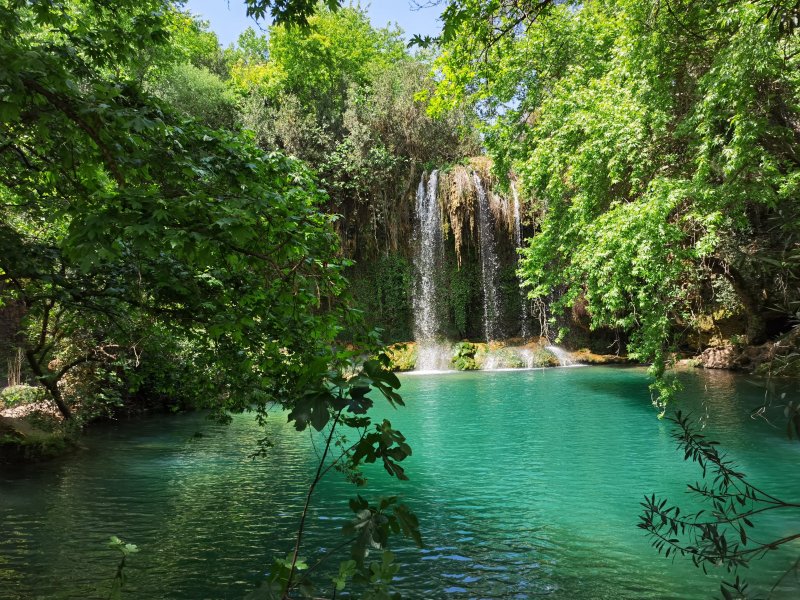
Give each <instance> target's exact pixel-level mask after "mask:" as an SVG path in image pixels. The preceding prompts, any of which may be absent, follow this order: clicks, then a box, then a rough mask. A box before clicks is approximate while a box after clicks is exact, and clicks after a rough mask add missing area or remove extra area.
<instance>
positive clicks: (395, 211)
mask: <svg viewBox="0 0 800 600" xmlns="http://www.w3.org/2000/svg"><path fill="white" fill-rule="evenodd" d="M443 4H444V12H443V23H444V29H443V32H442V35H441V36H440V37H439V38H438V39H436V40H431V39H422V38H419V37H417V38H416V40H415V41H416V43H417V44H418V45H421V46H430V47H431V48H430V49H428V50H419V51H418V52H411V51H410V50H409V49H408V48H407V47H406V44H405V42H404V41H403V38H402V36H401V32H399V31H396V30H394V29H391V28H375V27H373V26H372V25H371V24H370V23H369V20H368V19H367V17H366V15H365V12H364V11H363V10H362V9H359V8H353V7H345V8H341V7H340V5H341V2H339V1H338V0H328V2H325V3H321V4H319V5H318V4H317V3H316V2H312V1H307V0H293V1H292V0H289V1H283V0H280V1H276V2H270V1H266V0H264V1H260V0H249V1H248V2H246V5H247V10H248V11H249V12H250V13H251V14H253V15H255V16H259V17H263V16H266V15H267V14H271V16H272V17H274V18H275V25H273V26H272V27H270V29H269V32H268V34H267V35H262V34H260V33H256V32H255V31H254V30H252V29H250V30H247V31H246V32H244V33H243V34H242V35H241V37H240V38H239V40H238V42H237V43H236V44H235V45H232V46H231V47H229V48H227V49H223V48H221V47H220V45H219V43H218V40H217V38H216V36H215V35H214V34H213V33H211V32H210V31H209V30H208V27H207V25H206V24H204V23H202V22H199V21H198V20H196V19H194V18H193V17H191V16H190V15H188V14H187V13H186V12H183V11H182V9H181V6H180V5H179V4H176V3H174V2H170V1H167V0H144V1H134V0H115V1H113V2H112V1H107V0H69V1H67V2H63V3H48V2H36V1H33V0H31V1H26V0H5V1H4V2H3V3H2V4H0V65H2V66H0V311H2V312H0V317H2V318H3V319H7V320H8V321H9V322H11V324H12V326H13V328H14V329H15V331H14V332H13V335H10V336H7V337H9V339H8V340H6V341H9V342H10V346H9V348H0V358H2V359H3V360H4V361H5V359H6V358H10V359H11V363H10V364H14V369H13V370H14V371H15V372H16V373H17V374H18V375H17V379H20V380H26V381H28V382H29V383H33V384H35V385H36V386H38V387H39V388H41V389H40V390H37V391H34V392H30V391H25V390H22V391H18V392H15V393H18V394H22V395H24V394H29V395H30V394H33V396H32V397H34V396H35V399H37V400H40V399H42V398H45V397H46V399H47V400H48V401H50V402H52V404H53V405H54V406H55V407H56V409H57V412H58V414H59V416H60V418H61V419H63V421H64V423H67V428H68V429H71V428H78V427H80V426H81V424H83V423H84V422H88V421H90V420H92V419H96V418H98V417H102V416H108V415H115V414H119V413H120V412H127V411H139V410H147V409H151V408H154V407H156V406H158V407H160V408H171V409H176V410H177V409H181V408H208V409H212V410H213V411H214V412H215V413H217V414H219V415H224V414H226V412H227V411H243V410H247V409H251V408H254V409H255V410H257V411H258V413H259V416H261V417H263V416H265V414H266V412H267V410H268V409H269V408H270V407H271V406H272V405H273V404H278V405H280V406H282V407H284V408H286V409H288V410H289V415H290V417H289V418H290V420H292V421H294V422H295V424H296V426H297V428H298V429H300V430H303V429H305V428H307V427H308V426H309V425H310V426H312V427H313V428H314V429H316V430H317V431H322V430H325V431H327V438H326V439H327V444H326V446H325V454H323V458H322V461H321V462H320V469H319V470H318V472H317V479H316V480H315V483H316V481H318V478H319V477H321V476H322V475H324V473H326V472H327V470H328V469H325V468H323V465H324V463H325V456H326V455H327V453H328V449H329V448H331V445H332V444H335V440H336V439H337V438H336V437H335V435H337V436H338V435H340V434H339V433H338V431H340V430H341V429H342V428H351V429H353V430H355V431H356V432H357V433H356V434H355V438H356V440H357V441H356V442H355V443H352V444H351V445H349V446H346V447H345V450H344V453H343V454H342V457H340V459H337V460H341V465H340V466H341V467H342V468H343V469H344V470H345V471H347V472H348V473H349V475H350V476H351V477H352V478H353V479H355V480H357V481H358V480H359V476H358V466H359V464H361V463H363V462H376V461H380V462H381V463H382V464H383V465H384V466H385V468H386V470H387V471H388V472H389V474H390V475H394V476H397V477H398V478H404V477H405V475H404V471H403V468H402V467H401V466H400V465H399V464H398V463H399V462H401V461H402V460H403V459H404V458H406V457H407V456H408V455H409V454H410V452H411V450H410V447H409V446H408V445H407V444H406V442H405V438H403V436H402V434H400V432H397V431H395V430H394V429H392V427H391V423H389V422H388V421H384V422H382V423H380V424H372V423H371V421H370V420H369V417H367V416H366V414H367V412H368V409H369V408H370V406H371V405H372V400H370V399H369V398H368V397H367V394H368V393H369V391H370V390H376V391H377V392H378V393H380V394H381V395H382V396H383V397H385V398H386V399H387V400H388V401H389V402H390V403H391V404H392V405H401V404H402V399H401V398H400V397H399V396H398V394H397V392H396V389H397V388H398V387H399V381H398V380H397V379H396V377H394V375H392V374H391V373H389V372H388V371H387V370H386V368H385V366H386V360H385V357H384V356H383V355H382V354H381V342H380V339H379V338H380V336H379V334H378V333H375V332H374V331H372V330H371V329H370V327H371V326H372V325H381V326H383V327H384V328H385V329H386V333H387V334H388V335H389V337H391V338H394V339H402V338H408V337H409V330H408V323H409V321H410V319H411V317H412V315H411V314H410V304H409V301H408V295H409V289H410V281H411V279H412V277H413V274H412V270H411V267H410V264H409V258H410V256H409V252H408V240H409V236H410V223H411V219H412V217H411V216H410V211H411V206H412V205H411V204H410V202H409V199H410V198H412V197H413V194H414V190H415V189H416V186H417V185H418V183H419V181H420V177H421V176H422V173H423V172H424V171H426V170H430V169H432V168H449V167H452V166H453V165H455V164H458V163H463V164H466V162H465V161H466V158H467V157H469V156H474V155H476V154H479V153H481V152H482V151H484V150H485V152H486V153H487V154H488V155H489V156H490V157H491V159H492V161H493V165H494V167H493V168H494V176H495V177H496V179H497V181H498V185H502V184H503V183H506V184H508V183H509V178H510V177H511V176H512V173H513V177H514V179H515V181H517V182H519V184H520V185H521V187H522V191H523V194H522V195H523V197H524V198H526V205H525V206H524V213H525V215H526V222H525V231H526V232H527V233H528V234H529V236H528V237H529V239H528V240H527V247H526V248H525V250H524V254H523V259H522V261H521V263H520V264H521V267H520V271H519V274H520V276H521V278H522V280H523V282H524V284H525V286H526V289H527V290H528V292H529V296H530V298H532V299H536V300H537V301H538V302H539V303H538V304H537V306H540V307H543V308H542V310H543V311H544V313H545V314H543V319H545V320H547V319H548V318H550V319H552V320H553V322H555V323H558V324H559V325H564V324H567V323H569V321H570V319H569V318H567V317H565V315H566V316H574V315H576V314H579V315H581V316H583V317H585V318H586V319H588V320H589V322H590V324H591V326H592V328H594V329H605V330H606V331H614V332H617V334H618V335H619V336H621V337H622V338H624V340H625V342H626V343H627V344H628V350H629V351H630V352H631V353H632V354H633V355H634V356H636V357H638V358H639V359H641V360H642V361H645V362H650V363H653V365H654V368H653V372H654V373H655V375H657V378H656V382H657V383H656V388H657V390H656V391H657V393H658V395H657V396H656V399H657V401H658V402H659V403H660V404H662V405H663V402H664V400H665V399H666V398H668V397H669V394H670V388H669V384H668V383H667V382H666V381H665V379H664V378H663V377H662V375H663V373H664V370H665V367H666V366H667V363H668V361H669V356H670V354H671V352H673V351H675V350H679V349H681V348H682V347H684V346H686V345H687V343H688V341H689V340H690V339H691V338H692V337H693V336H694V337H697V335H698V332H700V331H702V330H703V327H704V323H705V322H706V321H708V320H709V319H711V320H712V321H714V320H716V321H723V320H725V319H735V318H736V317H737V316H741V317H743V318H744V320H745V322H744V323H743V324H741V327H740V329H739V330H737V332H738V337H737V338H736V340H734V341H735V342H736V343H739V344H741V345H746V344H758V343H761V342H763V341H765V340H767V339H769V338H775V337H777V336H780V335H783V334H786V333H787V332H788V331H790V330H791V329H792V328H793V327H795V328H796V325H797V318H798V317H800V287H799V286H798V280H799V278H800V268H799V267H800V158H799V157H798V147H800V37H798V31H800V26H799V25H798V21H799V20H800V5H798V3H797V2H796V1H794V0H729V1H726V2H690V1H673V2H667V1H662V0H653V1H651V2H634V1H633V0H601V1H600V0H599V1H595V2H584V3H578V2H567V1H555V0H538V1H534V0H530V1H523V2H518V1H511V0H491V1H490V2H479V1H477V0H451V1H450V2H447V3H443ZM335 9H339V10H335ZM243 10H244V7H243ZM422 100H427V101H428V102H427V104H426V102H423V101H422ZM476 131H478V132H479V134H478V133H476ZM463 164H462V165H461V166H462V167H463ZM448 251H450V252H459V249H458V247H457V246H456V247H455V249H449V250H448ZM451 258H453V257H451ZM470 260H471V261H472V262H470ZM354 261H355V262H354ZM454 261H455V259H453V261H451V262H453V264H454V265H455V264H457V267H454V268H453V269H452V270H450V271H447V272H443V273H441V274H440V275H441V277H442V278H443V279H445V280H446V281H447V282H448V286H449V287H448V290H449V292H448V293H449V294H450V296H449V300H448V302H449V303H450V310H451V312H452V321H453V323H454V332H453V334H452V337H464V336H466V335H468V334H470V333H471V330H470V327H469V324H468V322H467V318H468V317H467V315H468V314H469V313H470V312H471V311H474V307H475V305H476V303H479V302H480V296H479V294H480V290H478V288H477V286H476V284H475V280H476V276H475V275H474V272H475V264H476V262H475V257H474V256H473V257H472V258H471V259H470V258H469V257H468V259H467V260H466V262H465V263H464V265H463V266H462V264H461V257H460V256H459V257H458V261H457V263H456V262H454ZM462 267H463V268H462ZM347 275H350V276H352V279H353V281H354V283H353V284H352V285H351V284H350V283H348V280H347V278H346V276H347ZM506 275H507V276H506V277H505V281H506V283H507V284H508V287H509V288H512V291H513V287H514V285H515V284H516V282H515V279H514V277H513V273H510V272H509V273H507V274H506ZM509 295H513V294H512V293H511V292H509ZM353 296H355V299H354V297H353ZM357 306H358V307H360V308H362V309H365V311H366V312H367V316H366V318H364V316H363V314H362V311H360V310H357V309H356V307H357ZM0 320H1V319H0ZM0 325H2V323H0ZM17 330H20V331H17ZM564 334H566V332H562V335H564ZM468 346H470V345H469V344H464V345H463V346H462V347H461V349H460V358H461V359H463V360H464V361H466V362H469V361H472V362H473V363H474V354H475V351H474V349H473V350H472V354H471V355H470V354H469V348H468ZM693 346H694V347H697V346H702V341H701V342H695V343H693ZM17 348H19V349H21V355H19V359H20V360H21V364H16V363H14V361H15V360H16V358H15V356H16V355H12V354H11V353H10V352H9V351H10V350H12V349H13V350H14V351H16V349H17ZM375 357H377V358H375ZM9 397H10V396H9ZM790 418H791V419H795V418H797V419H798V421H791V422H794V423H797V422H800V417H797V413H796V412H795V413H792V414H791V415H790ZM681 424H682V426H686V427H687V430H688V425H686V423H685V421H683V422H682V423H681ZM352 435H353V434H352V433H351V436H352ZM0 436H2V439H4V440H5V439H6V434H5V433H4V431H2V430H0ZM686 440H687V444H689V443H694V441H695V438H693V437H692V436H691V435H690V434H689V433H687V435H686ZM13 441H14V442H15V443H17V442H18V441H19V440H18V439H14V440H13ZM342 443H343V444H344V442H342ZM703 450H704V451H706V453H705V454H704V453H703V452H700V451H698V452H699V454H700V455H701V456H704V457H706V459H707V460H708V456H709V455H710V454H712V453H711V451H708V449H707V448H703ZM712 450H713V449H712ZM712 462H713V461H712ZM313 489H314V485H313V484H312V486H311V489H310V490H309V495H308V498H307V504H306V507H307V506H308V501H309V500H310V498H311V494H312V493H313ZM747 489H749V488H747ZM728 491H729V490H728V489H727V488H726V489H725V490H724V492H725V493H727V492H728ZM352 508H353V511H354V512H355V513H356V515H357V524H356V525H355V526H354V527H355V529H354V530H353V531H351V532H350V533H351V534H353V535H354V536H355V538H354V539H355V542H356V543H355V544H354V550H353V560H352V561H345V562H343V563H342V565H341V572H340V578H339V581H340V582H341V585H342V586H343V585H344V582H345V580H346V579H348V578H351V577H353V576H356V578H358V577H360V578H361V580H362V582H363V583H365V584H367V585H368V586H371V588H370V589H371V590H372V591H371V592H370V593H372V594H374V596H373V597H375V598H384V597H388V593H389V592H388V584H389V583H390V582H391V580H392V576H393V573H394V572H395V570H394V569H395V567H394V565H393V564H392V557H391V555H390V554H385V555H384V557H383V562H382V563H373V565H372V566H371V567H370V566H369V565H365V562H364V558H365V555H366V548H367V547H369V546H370V545H373V546H379V547H385V546H386V541H387V537H388V535H389V532H390V530H392V531H394V532H402V533H403V534H405V535H407V536H409V537H411V538H412V539H413V540H414V541H416V542H419V541H420V537H419V531H418V529H417V524H416V520H415V519H414V517H413V515H410V513H408V511H407V509H406V508H405V507H404V506H403V505H398V504H397V503H396V501H395V500H394V499H389V500H385V501H383V502H382V503H379V504H378V505H375V506H372V505H369V504H368V503H366V502H365V501H364V500H363V499H361V498H359V499H357V500H354V501H353V504H352ZM661 508H663V507H661ZM648 510H649V511H650V512H649V515H650V517H651V518H652V519H655V520H657V519H656V517H660V516H661V513H659V512H658V511H659V510H660V508H659V506H658V505H654V506H650V507H649V509H648ZM304 514H305V513H304ZM675 517H676V518H677V514H676V515H675ZM665 522H666V521H665ZM651 525H652V523H651ZM302 530H303V525H302V523H301V526H300V534H299V535H298V538H297V546H296V548H295V550H294V552H293V554H291V555H290V556H289V558H287V559H286V560H284V561H278V562H276V563H275V567H274V569H273V571H272V574H271V584H270V585H272V586H273V588H274V589H275V590H277V591H278V595H279V596H281V595H287V597H288V593H289V592H288V591H287V590H290V589H297V588H299V587H300V586H309V585H310V583H309V582H308V581H306V580H305V579H301V578H299V577H298V575H297V571H298V568H299V565H300V564H301V561H300V557H299V552H300V542H301V539H302ZM742 531H744V530H743V529H742ZM364 532H367V533H364ZM742 535H744V534H742ZM123 562H124V561H123ZM375 565H377V566H375ZM370 568H372V569H373V570H372V571H370ZM370 573H371V574H370ZM336 585H337V586H338V585H339V583H337V584H336ZM268 589H270V588H269V585H268V586H267V587H265V590H268ZM304 589H310V587H304ZM737 591H741V590H738V588H737Z"/></svg>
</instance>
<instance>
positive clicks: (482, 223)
mask: <svg viewBox="0 0 800 600" xmlns="http://www.w3.org/2000/svg"><path fill="white" fill-rule="evenodd" d="M472 178H473V181H474V182H475V190H476V191H477V194H478V239H479V244H480V252H481V279H482V283H483V330H484V334H485V336H486V341H487V342H488V341H491V340H498V339H500V338H501V331H500V330H499V329H500V327H499V324H500V290H499V287H498V279H499V275H500V261H499V260H498V258H497V242H496V240H495V232H494V222H493V219H492V215H491V211H490V210H489V198H488V196H487V194H486V190H485V188H484V187H483V182H482V181H481V178H480V175H478V173H476V172H474V171H473V172H472Z"/></svg>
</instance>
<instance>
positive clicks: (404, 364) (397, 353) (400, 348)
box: [386, 342, 417, 371]
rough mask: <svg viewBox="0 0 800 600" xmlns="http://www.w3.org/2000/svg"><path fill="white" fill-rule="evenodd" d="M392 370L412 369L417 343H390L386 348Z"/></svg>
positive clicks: (414, 363)
mask: <svg viewBox="0 0 800 600" xmlns="http://www.w3.org/2000/svg"><path fill="white" fill-rule="evenodd" d="M386 356H388V357H389V360H390V361H391V363H390V365H389V368H390V369H391V370H392V371H413V370H414V368H415V367H416V365H417V345H416V343H414V342H406V343H402V344H392V345H391V346H389V347H388V348H386Z"/></svg>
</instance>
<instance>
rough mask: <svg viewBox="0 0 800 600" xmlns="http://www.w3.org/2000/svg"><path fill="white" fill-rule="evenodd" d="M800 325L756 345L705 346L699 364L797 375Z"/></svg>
mask: <svg viewBox="0 0 800 600" xmlns="http://www.w3.org/2000/svg"><path fill="white" fill-rule="evenodd" d="M797 359H800V328H795V329H794V330H792V331H791V332H790V333H789V334H787V335H785V336H783V337H782V338H780V339H778V340H777V341H770V342H766V343H764V344H760V345H758V346H744V347H737V346H732V345H728V346H718V347H713V348H706V349H705V350H704V351H703V352H701V353H700V355H699V356H698V357H697V360H698V363H699V366H702V367H704V368H706V369H729V370H732V371H746V372H764V371H767V370H769V371H771V372H773V373H777V374H787V375H796V373H794V371H795V370H797V364H798V362H800V360H797Z"/></svg>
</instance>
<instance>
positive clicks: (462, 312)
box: [446, 262, 481, 338]
mask: <svg viewBox="0 0 800 600" xmlns="http://www.w3.org/2000/svg"><path fill="white" fill-rule="evenodd" d="M447 279H448V282H447V283H449V285H448V287H447V288H446V289H447V291H448V295H447V300H448V304H449V306H450V314H451V315H452V318H453V323H454V324H455V326H456V329H457V330H458V336H459V337H462V338H463V337H466V336H467V333H468V330H469V324H470V322H471V320H472V319H471V317H472V316H473V315H474V314H475V313H474V310H473V309H474V307H475V305H476V302H478V301H479V299H480V294H481V289H480V281H481V278H480V271H479V267H478V264H477V263H475V262H468V263H465V264H463V265H461V266H458V267H457V266H456V265H451V266H450V268H449V270H448V278H447Z"/></svg>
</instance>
